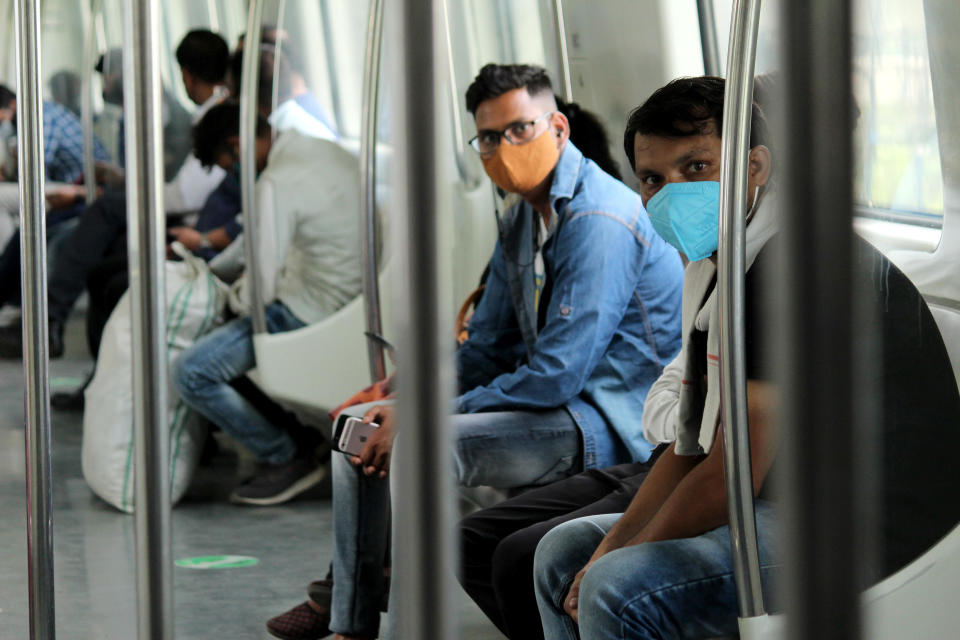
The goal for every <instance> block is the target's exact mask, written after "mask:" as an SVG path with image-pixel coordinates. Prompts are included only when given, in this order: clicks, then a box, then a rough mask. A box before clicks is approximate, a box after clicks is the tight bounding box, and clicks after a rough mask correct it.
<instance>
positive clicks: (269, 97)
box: [230, 42, 297, 110]
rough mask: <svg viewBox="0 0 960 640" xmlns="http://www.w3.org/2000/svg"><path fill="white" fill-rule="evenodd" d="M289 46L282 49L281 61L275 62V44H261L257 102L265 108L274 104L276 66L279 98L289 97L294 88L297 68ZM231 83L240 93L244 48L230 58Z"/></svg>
mask: <svg viewBox="0 0 960 640" xmlns="http://www.w3.org/2000/svg"><path fill="white" fill-rule="evenodd" d="M288 51H289V47H288V46H287V45H286V44H284V45H283V46H282V48H281V50H280V63H279V65H276V64H275V60H276V57H275V56H276V48H275V46H274V45H273V44H271V43H268V42H265V43H263V44H261V45H260V58H259V60H258V61H257V65H258V66H259V67H260V70H259V72H258V75H257V103H258V105H259V106H260V107H261V108H262V109H265V110H269V109H270V108H271V107H272V106H273V105H272V102H273V81H274V80H273V75H274V67H275V66H276V69H277V71H278V72H279V74H278V76H277V82H278V87H277V98H278V99H279V101H280V102H283V101H284V100H286V99H288V98H289V97H290V93H291V90H292V80H293V75H294V74H295V73H297V72H296V69H295V67H294V65H293V64H291V60H290V57H289V55H288ZM230 74H231V80H232V82H231V84H232V86H233V90H234V91H235V92H236V95H239V94H240V85H241V80H242V76H243V49H240V50H238V51H236V52H235V53H234V54H233V57H232V58H231V60H230Z"/></svg>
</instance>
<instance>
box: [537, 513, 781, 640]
mask: <svg viewBox="0 0 960 640" xmlns="http://www.w3.org/2000/svg"><path fill="white" fill-rule="evenodd" d="M756 513H757V534H758V539H759V551H760V566H761V576H762V578H763V582H764V584H763V586H764V595H765V596H766V599H767V602H769V603H771V605H772V606H771V609H772V610H775V609H776V604H775V603H773V602H772V601H771V600H770V596H771V590H772V586H773V584H772V583H773V581H774V580H775V576H776V574H777V572H778V570H779V567H778V565H777V564H776V562H777V554H776V551H775V548H774V542H775V537H776V533H775V517H774V512H773V509H772V507H771V505H770V504H769V503H766V502H763V501H758V502H757V509H756ZM544 542H546V539H545V540H544ZM547 556H548V550H547V549H544V558H543V559H544V560H546V559H547ZM537 557H538V563H539V562H540V560H541V557H540V553H539V552H538V554H537ZM553 557H554V558H555V557H556V556H555V555H554V556H553ZM732 567H733V560H732V555H731V551H730V532H729V528H728V527H725V526H724V527H720V528H717V529H714V530H713V531H710V532H708V533H705V534H703V535H701V536H697V537H695V538H684V539H680V540H668V541H664V542H654V543H648V544H642V545H636V546H631V547H624V548H622V549H618V550H617V551H613V552H611V553H609V554H607V555H605V556H603V557H602V558H600V560H598V561H597V562H596V563H595V564H594V565H593V566H592V567H591V568H590V570H589V571H588V572H587V574H586V576H585V577H584V579H583V582H582V583H581V585H580V598H579V606H578V613H579V618H580V623H579V630H580V633H581V635H582V636H583V637H584V638H590V639H591V640H594V639H596V640H611V639H617V640H646V639H654V638H704V637H717V636H730V635H736V634H737V595H736V585H735V581H734V577H733V569H732ZM538 569H543V566H542V565H540V564H538ZM560 597H562V595H561V596H560ZM554 610H555V609H554ZM541 613H543V609H541ZM546 620H547V618H546V617H545V618H544V625H545V629H546V624H547V622H546ZM568 620H569V618H568Z"/></svg>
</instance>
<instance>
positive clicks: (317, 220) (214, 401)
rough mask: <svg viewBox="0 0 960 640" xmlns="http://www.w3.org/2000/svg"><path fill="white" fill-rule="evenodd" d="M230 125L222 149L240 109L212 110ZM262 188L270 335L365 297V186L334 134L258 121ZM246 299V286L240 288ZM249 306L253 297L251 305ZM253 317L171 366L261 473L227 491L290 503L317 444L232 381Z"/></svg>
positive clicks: (247, 500) (313, 476) (248, 350)
mask: <svg viewBox="0 0 960 640" xmlns="http://www.w3.org/2000/svg"><path fill="white" fill-rule="evenodd" d="M207 117H208V118H211V119H214V120H222V121H224V122H226V123H231V124H230V126H227V125H224V128H223V130H222V131H223V133H222V136H223V137H222V139H221V141H220V144H219V145H218V148H219V149H220V150H221V153H219V154H217V155H218V156H219V155H222V154H224V153H226V152H227V150H230V149H232V150H233V152H234V155H236V147H237V145H238V144H239V136H238V133H237V132H238V131H239V122H240V108H239V107H238V106H237V105H235V104H223V105H219V106H217V107H214V109H212V110H211V111H210V113H209V114H208V115H207ZM255 146H256V157H257V170H258V171H260V172H261V173H260V176H259V178H258V179H257V184H256V202H257V217H258V228H257V229H256V230H255V241H256V242H258V243H259V245H260V250H259V255H260V256H261V265H260V266H261V269H262V273H259V274H254V273H249V272H247V273H245V274H244V278H251V277H258V278H259V279H260V280H259V282H260V291H261V293H262V295H263V299H264V300H265V301H267V302H269V305H268V306H267V308H266V319H267V328H268V330H269V331H270V332H271V333H277V332H281V331H290V330H293V329H298V328H300V327H303V326H305V325H307V324H312V323H315V322H319V321H320V320H323V319H324V318H325V317H327V316H328V315H330V314H331V313H333V312H335V311H337V310H338V309H340V308H341V307H342V306H343V305H345V304H346V303H347V302H349V301H350V300H352V299H353V298H355V297H356V296H358V295H359V294H360V288H361V262H360V256H359V249H360V235H359V234H360V221H359V212H360V203H359V197H360V184H359V180H360V177H359V169H358V166H357V161H356V158H355V157H353V156H352V155H351V154H350V153H349V152H347V151H345V150H344V149H342V148H341V147H340V146H339V145H337V144H336V143H334V142H331V141H329V140H320V139H317V138H312V137H308V136H304V135H302V134H300V133H298V132H296V131H286V132H283V133H281V134H280V135H279V136H278V137H277V139H276V142H271V131H270V128H269V126H268V125H267V124H266V122H265V121H263V119H262V118H261V119H260V120H259V121H258V126H257V135H256V141H255ZM241 291H242V292H243V293H242V295H241V297H244V298H245V297H246V296H245V291H246V288H245V287H241ZM247 305H248V303H247ZM252 335H253V330H252V327H251V321H250V318H249V317H247V316H246V315H244V317H240V318H237V319H235V320H233V321H231V322H229V323H227V324H226V325H224V326H222V327H220V328H219V329H216V330H214V331H213V332H211V333H209V334H207V335H206V336H204V337H202V338H200V340H198V341H197V342H196V343H195V344H194V345H193V346H192V347H190V348H189V349H187V350H186V351H184V352H183V353H182V354H181V355H180V357H179V358H178V359H177V360H176V362H174V364H173V367H172V371H171V375H172V379H173V382H174V384H175V385H176V387H177V390H178V391H179V392H180V395H181V397H182V398H183V400H184V401H185V402H187V403H188V404H189V405H190V407H191V408H193V409H195V410H197V411H198V412H199V413H201V414H202V415H204V416H205V417H206V418H207V419H209V420H210V421H211V422H213V423H214V424H216V425H217V426H218V427H220V428H221V429H222V430H223V431H224V432H226V433H227V434H229V435H231V436H233V437H234V438H235V439H237V440H238V441H239V442H240V443H242V444H244V445H246V446H247V448H249V449H250V451H251V452H253V454H254V456H256V458H257V460H258V461H259V462H260V465H261V466H260V470H259V472H258V473H257V474H256V475H255V476H254V477H253V478H251V479H250V480H248V481H247V482H245V483H243V484H241V485H240V486H239V487H238V488H237V489H236V490H234V491H233V493H232V494H231V495H230V499H231V501H233V502H235V503H238V504H251V505H270V504H279V503H281V502H285V501H287V500H289V499H291V498H293V497H294V496H296V495H297V494H299V493H301V492H303V491H305V490H307V489H309V488H310V487H312V486H313V485H315V484H317V483H318V482H319V481H320V480H321V479H322V478H323V470H322V469H321V468H320V466H319V464H318V462H317V461H316V460H315V459H314V458H313V450H312V449H310V450H309V451H308V450H298V447H297V444H296V442H295V441H294V439H293V438H291V436H290V434H289V433H287V431H286V430H285V429H284V428H283V426H281V425H276V424H273V423H271V422H270V421H269V420H267V419H266V418H265V417H264V416H263V415H262V414H261V413H260V412H258V411H257V410H256V409H255V408H254V406H253V405H252V404H251V403H250V402H248V401H247V400H246V399H245V398H244V397H243V396H241V395H240V394H239V393H238V392H237V391H236V390H235V389H234V388H233V387H231V386H230V384H229V383H230V381H231V380H233V379H235V378H237V377H239V376H241V375H243V374H245V373H246V372H248V371H249V370H250V369H252V368H253V367H254V366H255V364H256V363H255V360H254V353H253V340H252Z"/></svg>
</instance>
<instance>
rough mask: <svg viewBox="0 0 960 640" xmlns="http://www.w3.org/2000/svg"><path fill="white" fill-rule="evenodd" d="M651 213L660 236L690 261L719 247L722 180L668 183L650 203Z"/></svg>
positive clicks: (701, 258) (648, 211) (648, 204)
mask: <svg viewBox="0 0 960 640" xmlns="http://www.w3.org/2000/svg"><path fill="white" fill-rule="evenodd" d="M647 213H648V214H649V215H650V222H652V223H653V228H654V229H655V230H656V231H657V233H659V234H660V237H661V238H663V239H664V240H666V241H667V242H668V243H669V244H671V245H672V246H674V247H676V249H677V251H680V252H681V253H683V254H684V255H685V256H687V260H689V261H690V262H696V261H697V260H703V259H704V258H708V257H710V256H711V255H712V254H713V252H714V251H716V250H717V236H718V235H719V231H720V183H719V182H713V181H701V182H668V183H667V184H665V185H663V187H662V188H661V189H660V191H658V192H657V193H656V195H654V196H653V197H652V198H650V200H649V201H648V202H647Z"/></svg>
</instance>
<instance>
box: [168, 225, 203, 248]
mask: <svg viewBox="0 0 960 640" xmlns="http://www.w3.org/2000/svg"><path fill="white" fill-rule="evenodd" d="M167 233H169V234H170V235H171V236H173V237H174V238H175V239H176V241H177V242H179V243H180V244H182V245H183V246H185V247H186V248H187V249H189V250H190V251H196V250H197V249H199V248H200V245H201V243H202V242H203V234H202V233H200V232H199V231H197V230H196V229H194V228H192V227H171V228H170V229H167Z"/></svg>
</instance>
